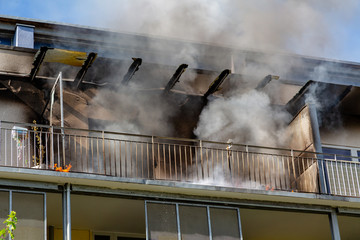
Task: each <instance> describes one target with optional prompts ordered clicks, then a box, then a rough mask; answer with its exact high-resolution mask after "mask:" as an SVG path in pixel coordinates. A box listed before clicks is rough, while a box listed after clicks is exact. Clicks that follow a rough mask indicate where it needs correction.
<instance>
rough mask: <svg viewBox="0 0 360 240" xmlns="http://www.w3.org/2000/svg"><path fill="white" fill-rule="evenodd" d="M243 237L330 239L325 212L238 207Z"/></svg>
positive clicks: (282, 239)
mask: <svg viewBox="0 0 360 240" xmlns="http://www.w3.org/2000/svg"><path fill="white" fill-rule="evenodd" d="M240 216H241V226H242V227H241V229H242V233H243V237H244V239H278V240H280V239H281V240H285V239H316V240H328V239H331V231H330V223H329V217H328V215H327V214H314V213H299V212H285V211H270V210H255V209H240Z"/></svg>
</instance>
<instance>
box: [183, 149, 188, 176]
mask: <svg viewBox="0 0 360 240" xmlns="http://www.w3.org/2000/svg"><path fill="white" fill-rule="evenodd" d="M184 150H185V152H184V154H185V180H188V159H187V151H186V145H185V146H184Z"/></svg>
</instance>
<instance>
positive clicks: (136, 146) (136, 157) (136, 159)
mask: <svg viewBox="0 0 360 240" xmlns="http://www.w3.org/2000/svg"><path fill="white" fill-rule="evenodd" d="M135 177H138V143H137V142H135Z"/></svg>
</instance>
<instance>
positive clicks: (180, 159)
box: [179, 145, 183, 181]
mask: <svg viewBox="0 0 360 240" xmlns="http://www.w3.org/2000/svg"><path fill="white" fill-rule="evenodd" d="M181 151H182V146H181V145H179V161H180V181H182V176H183V173H182V154H181Z"/></svg>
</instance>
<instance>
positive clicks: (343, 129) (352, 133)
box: [320, 115, 360, 147]
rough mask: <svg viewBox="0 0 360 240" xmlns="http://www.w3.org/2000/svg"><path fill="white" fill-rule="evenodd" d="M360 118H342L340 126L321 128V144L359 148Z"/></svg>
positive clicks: (347, 116)
mask: <svg viewBox="0 0 360 240" xmlns="http://www.w3.org/2000/svg"><path fill="white" fill-rule="evenodd" d="M359 122H360V116H354V115H351V116H350V115H346V116H343V117H342V119H341V122H340V126H339V127H336V128H333V127H331V126H323V127H322V128H321V129H320V135H321V141H322V144H323V145H324V144H329V145H338V146H348V147H359V146H360V125H359Z"/></svg>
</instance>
